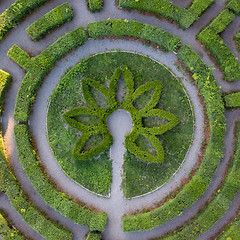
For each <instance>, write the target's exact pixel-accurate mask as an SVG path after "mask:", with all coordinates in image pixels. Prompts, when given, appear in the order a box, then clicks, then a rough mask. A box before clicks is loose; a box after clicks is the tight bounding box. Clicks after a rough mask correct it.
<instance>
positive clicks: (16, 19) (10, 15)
mask: <svg viewBox="0 0 240 240" xmlns="http://www.w3.org/2000/svg"><path fill="white" fill-rule="evenodd" d="M45 2H47V0H17V1H16V2H15V3H13V4H12V5H11V6H10V7H9V8H8V9H6V10H5V11H4V12H3V13H2V14H1V15H0V40H2V39H3V38H4V36H5V35H6V34H7V32H8V31H10V30H11V29H12V28H13V27H14V26H15V25H16V24H18V23H20V22H21V21H22V19H23V18H24V17H26V16H27V15H28V14H29V13H30V12H32V11H33V10H34V9H35V8H37V7H39V6H41V5H42V4H44V3H45Z"/></svg>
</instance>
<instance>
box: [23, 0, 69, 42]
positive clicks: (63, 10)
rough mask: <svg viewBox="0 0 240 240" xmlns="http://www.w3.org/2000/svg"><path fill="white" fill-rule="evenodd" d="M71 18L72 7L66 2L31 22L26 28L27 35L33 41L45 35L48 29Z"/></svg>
mask: <svg viewBox="0 0 240 240" xmlns="http://www.w3.org/2000/svg"><path fill="white" fill-rule="evenodd" d="M72 19H73V9H72V8H71V6H70V4H69V3H68V2H65V3H63V4H61V5H59V6H58V7H56V8H54V9H52V10H51V11H50V12H48V13H46V14H45V15H44V16H43V17H41V18H39V19H38V20H37V21H35V22H34V23H32V24H31V25H30V26H29V27H28V28H27V29H26V33H27V35H28V36H29V37H30V38H31V39H32V40H34V41H38V40H39V39H41V38H42V37H44V36H46V35H47V34H48V33H49V31H50V30H52V29H54V28H56V27H59V26H60V25H62V24H64V23H65V22H67V21H68V22H70V21H71V20H72Z"/></svg>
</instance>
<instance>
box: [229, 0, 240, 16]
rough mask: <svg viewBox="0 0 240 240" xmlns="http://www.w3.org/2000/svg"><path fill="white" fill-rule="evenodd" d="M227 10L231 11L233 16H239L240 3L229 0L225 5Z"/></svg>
mask: <svg viewBox="0 0 240 240" xmlns="http://www.w3.org/2000/svg"><path fill="white" fill-rule="evenodd" d="M227 8H228V9H229V10H231V11H233V12H234V13H235V14H239V13H240V2H239V0H231V1H230V2H229V3H228V4H227Z"/></svg>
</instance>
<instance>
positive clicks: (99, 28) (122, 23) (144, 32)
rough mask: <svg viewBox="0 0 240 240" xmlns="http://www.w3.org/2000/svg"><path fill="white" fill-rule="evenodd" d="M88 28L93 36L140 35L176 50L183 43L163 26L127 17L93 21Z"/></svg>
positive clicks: (166, 47)
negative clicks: (159, 26)
mask: <svg viewBox="0 0 240 240" xmlns="http://www.w3.org/2000/svg"><path fill="white" fill-rule="evenodd" d="M87 30H88V34H89V36H90V37H91V38H99V37H105V36H121V37H123V36H131V37H138V38H143V39H146V40H149V41H152V42H155V43H157V44H159V45H160V46H162V47H164V48H165V49H166V50H169V51H175V50H176V49H177V48H178V47H179V45H180V43H181V39H180V38H179V37H175V36H173V35H172V34H171V33H169V32H167V31H165V30H163V29H161V28H158V27H155V26H152V25H149V24H144V23H141V22H138V21H133V20H131V21H128V20H126V19H125V20H121V19H114V20H102V21H97V22H92V23H89V24H88V25H87Z"/></svg>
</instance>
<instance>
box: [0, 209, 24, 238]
mask: <svg viewBox="0 0 240 240" xmlns="http://www.w3.org/2000/svg"><path fill="white" fill-rule="evenodd" d="M0 237H2V239H4V240H13V239H14V240H24V239H25V238H24V237H23V236H22V235H21V233H20V232H19V231H18V230H16V229H14V228H13V227H12V226H11V224H10V223H8V221H7V219H6V218H5V216H4V214H3V213H2V212H1V211H0Z"/></svg>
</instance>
